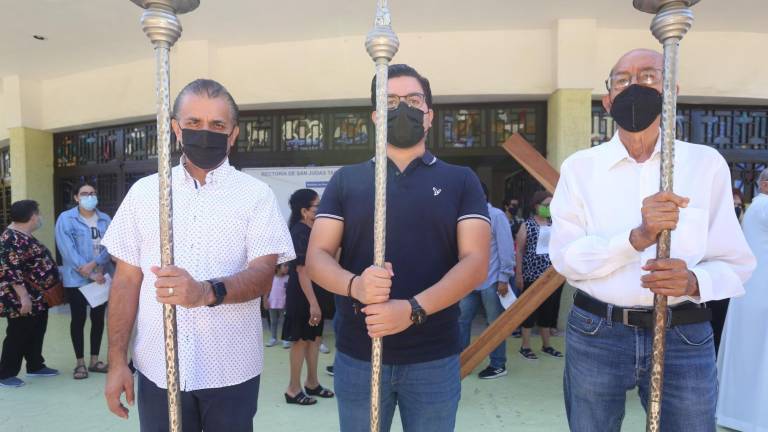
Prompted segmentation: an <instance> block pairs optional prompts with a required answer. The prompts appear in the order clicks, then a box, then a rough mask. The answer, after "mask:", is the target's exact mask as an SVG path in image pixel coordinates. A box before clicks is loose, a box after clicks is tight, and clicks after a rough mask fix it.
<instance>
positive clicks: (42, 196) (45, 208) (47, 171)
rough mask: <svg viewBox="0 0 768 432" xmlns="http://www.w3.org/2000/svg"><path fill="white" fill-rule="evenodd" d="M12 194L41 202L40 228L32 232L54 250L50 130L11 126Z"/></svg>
mask: <svg viewBox="0 0 768 432" xmlns="http://www.w3.org/2000/svg"><path fill="white" fill-rule="evenodd" d="M10 146H11V166H12V167H13V168H12V169H13V175H12V176H11V198H12V200H13V201H19V200H23V199H32V200H35V201H37V202H38V204H40V215H41V216H42V217H43V228H42V229H41V230H40V231H38V232H36V233H35V237H37V238H38V239H39V240H40V241H42V242H43V243H44V244H45V245H46V246H48V248H49V249H51V250H54V249H53V247H54V234H53V232H54V230H53V227H54V224H55V222H56V221H55V219H54V217H53V202H54V199H53V135H52V134H51V133H50V132H45V131H40V130H35V129H30V128H22V127H14V128H11V129H10Z"/></svg>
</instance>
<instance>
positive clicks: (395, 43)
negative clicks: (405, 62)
mask: <svg viewBox="0 0 768 432" xmlns="http://www.w3.org/2000/svg"><path fill="white" fill-rule="evenodd" d="M391 22H392V21H391V18H390V15H389V7H387V1H386V0H379V3H378V8H377V9H376V18H375V19H374V26H373V29H371V31H370V32H368V36H367V37H366V38H365V49H366V50H367V51H368V55H370V56H371V58H372V59H373V61H374V62H376V63H380V62H385V63H389V62H390V61H391V60H392V58H393V57H394V56H395V54H396V53H397V50H398V48H400V41H399V40H398V39H397V35H396V34H395V32H394V31H393V30H392V26H391Z"/></svg>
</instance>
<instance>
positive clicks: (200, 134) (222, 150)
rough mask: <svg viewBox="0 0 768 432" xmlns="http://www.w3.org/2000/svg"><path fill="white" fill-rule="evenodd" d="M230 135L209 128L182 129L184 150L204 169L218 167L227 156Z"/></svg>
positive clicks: (194, 162)
mask: <svg viewBox="0 0 768 432" xmlns="http://www.w3.org/2000/svg"><path fill="white" fill-rule="evenodd" d="M228 138H229V135H227V134H223V133H218V132H211V131H209V130H198V129H182V130H181V144H182V151H183V152H184V154H185V155H186V156H187V158H189V160H190V161H191V162H192V163H193V164H195V166H197V167H200V168H202V169H204V170H209V169H213V168H216V167H217V166H219V165H220V164H221V161H223V160H224V158H225V157H227V150H228V149H229V145H228V143H227V139H228Z"/></svg>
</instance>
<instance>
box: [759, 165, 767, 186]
mask: <svg viewBox="0 0 768 432" xmlns="http://www.w3.org/2000/svg"><path fill="white" fill-rule="evenodd" d="M757 182H758V183H760V182H768V168H766V169H764V170H763V172H761V173H760V177H758V178H757Z"/></svg>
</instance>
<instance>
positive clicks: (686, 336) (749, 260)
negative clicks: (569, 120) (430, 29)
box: [549, 49, 755, 432]
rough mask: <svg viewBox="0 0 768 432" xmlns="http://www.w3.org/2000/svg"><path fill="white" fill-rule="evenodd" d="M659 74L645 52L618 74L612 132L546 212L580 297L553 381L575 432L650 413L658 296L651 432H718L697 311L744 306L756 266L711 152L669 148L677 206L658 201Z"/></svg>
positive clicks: (704, 324) (581, 159) (707, 314)
mask: <svg viewBox="0 0 768 432" xmlns="http://www.w3.org/2000/svg"><path fill="white" fill-rule="evenodd" d="M663 63H664V59H663V56H662V55H661V54H660V53H658V52H656V51H652V50H646V49H637V50H632V51H630V52H628V53H627V54H625V55H623V56H622V57H621V58H620V59H619V60H618V62H617V63H616V65H615V66H614V67H613V68H612V69H611V71H610V73H609V77H608V80H607V81H606V88H607V90H608V94H607V95H605V96H604V97H603V106H604V107H605V109H606V110H607V111H609V112H610V113H611V116H612V117H613V119H614V120H615V121H616V124H617V125H618V128H617V132H616V134H614V136H613V137H612V138H611V139H610V140H609V141H608V142H606V143H603V144H601V145H599V146H596V147H593V148H590V149H588V150H582V151H580V152H577V153H576V154H573V155H571V156H570V157H569V158H568V159H566V160H565V162H563V165H562V167H561V169H560V180H559V182H558V184H557V189H556V190H555V195H554V198H553V199H552V203H551V205H550V209H551V214H552V237H551V239H550V242H549V253H550V259H551V260H552V264H553V265H554V267H555V269H556V270H557V271H558V272H559V273H560V274H562V275H563V276H565V277H566V278H567V279H568V282H569V283H570V284H571V285H573V286H574V287H575V288H576V290H577V291H576V294H575V297H574V306H573V308H572V309H571V312H570V315H569V317H568V325H567V333H566V338H565V341H566V358H565V371H564V379H563V384H564V396H565V406H566V414H567V417H568V424H569V426H570V428H571V430H572V431H577V432H579V431H595V430H599V431H606V432H618V431H619V430H620V429H621V423H622V419H623V417H624V410H625V401H626V394H627V392H628V391H630V390H632V389H634V388H637V389H638V393H639V396H640V398H641V400H643V401H647V400H648V394H649V386H650V384H649V383H650V370H651V366H650V365H651V357H652V350H651V347H652V339H653V328H652V327H653V297H654V294H661V295H665V296H668V301H669V306H670V308H669V315H668V319H669V324H668V330H667V332H666V343H665V365H664V389H663V397H662V407H661V419H660V420H661V422H660V426H661V430H662V431H684V430H685V431H699V432H714V431H715V430H716V426H715V406H716V404H717V392H718V384H717V367H716V365H715V347H714V342H713V332H712V325H711V323H710V319H711V316H712V315H711V310H709V309H708V308H706V306H705V305H704V303H705V302H707V301H711V300H720V299H725V298H730V297H738V296H741V295H743V294H744V282H745V281H746V280H747V279H749V277H750V275H751V274H752V271H753V270H754V269H755V257H754V256H753V255H752V253H751V252H750V249H749V246H748V245H747V242H746V240H745V238H744V234H743V233H742V230H741V227H740V226H739V221H738V219H737V218H736V214H735V213H734V211H733V206H732V203H733V201H732V199H730V198H731V185H732V183H731V175H730V170H729V168H728V164H727V163H726V161H725V159H723V157H722V156H721V155H720V154H719V153H718V152H717V151H716V150H714V149H712V148H711V147H708V146H703V145H694V144H689V143H686V142H682V141H676V142H675V148H674V150H675V151H674V166H675V171H674V192H672V193H662V192H659V184H660V162H661V157H660V148H661V141H660V139H661V138H660V136H661V133H660V129H659V126H660V121H661V117H660V113H661V109H662V96H661V88H662V74H663V72H662V69H663ZM666 229H670V230H672V244H671V248H670V253H671V258H669V259H663V260H659V259H656V242H657V238H658V235H659V233H660V232H661V231H663V230H666ZM645 406H646V404H645V403H643V407H645Z"/></svg>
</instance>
